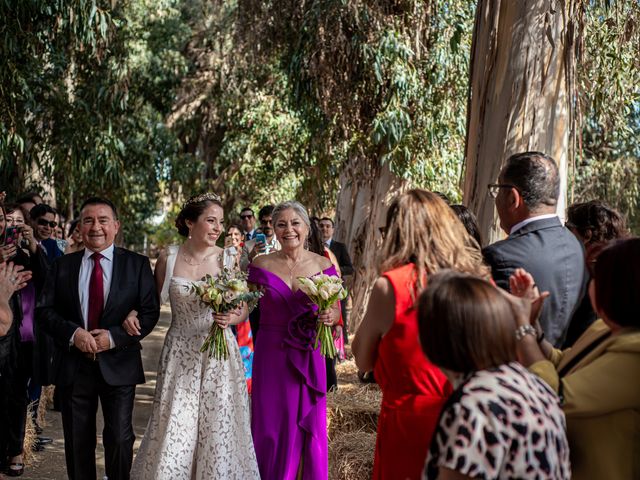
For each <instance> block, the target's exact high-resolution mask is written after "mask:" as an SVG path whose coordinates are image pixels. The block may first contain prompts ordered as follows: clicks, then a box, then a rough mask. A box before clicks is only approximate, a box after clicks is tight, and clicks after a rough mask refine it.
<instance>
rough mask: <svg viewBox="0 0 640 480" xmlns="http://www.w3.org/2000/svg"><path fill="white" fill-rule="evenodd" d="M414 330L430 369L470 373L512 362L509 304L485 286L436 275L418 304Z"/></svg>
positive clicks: (458, 277) (459, 275) (457, 275)
mask: <svg viewBox="0 0 640 480" xmlns="http://www.w3.org/2000/svg"><path fill="white" fill-rule="evenodd" d="M418 327H419V332H420V342H421V344H422V350H423V351H424V353H425V355H426V356H427V358H428V359H429V361H431V362H432V363H433V364H434V365H437V366H438V367H440V368H446V369H447V370H451V371H453V372H460V373H470V372H474V371H477V370H483V369H486V368H491V367H496V366H498V365H503V364H505V363H509V362H511V361H514V360H516V343H515V341H516V340H515V330H516V322H515V318H514V314H513V310H512V308H511V305H510V304H509V301H508V300H507V299H506V298H504V296H503V294H501V293H500V292H499V291H498V290H497V288H496V287H494V286H493V285H491V284H490V283H489V282H487V281H486V280H482V279H480V278H477V277H473V276H471V275H467V274H463V273H458V272H454V271H453V270H442V271H441V272H439V273H437V274H435V275H433V276H431V277H430V278H429V280H428V284H427V288H426V289H425V290H424V291H423V292H422V294H421V295H420V297H419V299H418Z"/></svg>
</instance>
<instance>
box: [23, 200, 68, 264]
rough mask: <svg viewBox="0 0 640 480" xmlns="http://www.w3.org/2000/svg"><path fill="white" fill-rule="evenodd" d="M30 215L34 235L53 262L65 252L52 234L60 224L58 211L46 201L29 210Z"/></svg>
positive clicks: (49, 260) (48, 258)
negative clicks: (57, 216)
mask: <svg viewBox="0 0 640 480" xmlns="http://www.w3.org/2000/svg"><path fill="white" fill-rule="evenodd" d="M29 217H31V226H32V227H33V235H34V236H35V238H36V240H37V242H38V245H40V247H41V248H42V249H43V250H44V251H45V253H46V254H47V260H48V262H49V263H51V262H53V261H54V260H55V259H56V258H58V257H61V256H62V255H63V252H62V251H61V250H60V249H59V248H58V242H56V241H55V239H53V238H51V234H52V233H53V231H54V229H55V228H56V227H57V226H58V222H56V211H55V210H54V209H53V207H51V206H49V205H47V204H46V203H41V204H39V205H36V206H35V207H33V208H32V209H31V211H30V212H29Z"/></svg>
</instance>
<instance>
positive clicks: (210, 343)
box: [191, 268, 262, 360]
mask: <svg viewBox="0 0 640 480" xmlns="http://www.w3.org/2000/svg"><path fill="white" fill-rule="evenodd" d="M202 282H203V283H193V284H192V287H191V291H192V292H193V293H195V294H196V295H197V296H198V298H199V299H200V301H201V302H202V303H204V304H205V305H206V306H208V307H209V308H211V310H212V311H213V312H214V313H227V312H230V311H233V310H236V309H237V308H239V307H240V306H241V305H242V304H243V303H246V304H247V306H248V308H249V311H251V310H252V309H253V308H254V307H255V306H256V305H257V303H258V299H259V298H260V297H261V296H262V292H261V291H259V290H255V291H252V290H250V289H249V285H248V284H247V274H246V273H244V272H242V271H240V270H228V269H226V268H224V269H223V270H222V272H220V275H218V276H217V277H212V276H211V275H206V276H205V277H203V279H202ZM200 351H201V352H208V353H209V356H212V355H213V356H214V357H215V358H216V359H218V360H222V359H224V360H226V359H227V358H229V347H228V346H227V341H226V339H225V337H224V329H223V328H222V327H220V325H218V324H217V323H216V322H213V324H212V325H211V328H210V330H209V335H207V338H206V339H205V341H204V343H203V344H202V347H201V348H200Z"/></svg>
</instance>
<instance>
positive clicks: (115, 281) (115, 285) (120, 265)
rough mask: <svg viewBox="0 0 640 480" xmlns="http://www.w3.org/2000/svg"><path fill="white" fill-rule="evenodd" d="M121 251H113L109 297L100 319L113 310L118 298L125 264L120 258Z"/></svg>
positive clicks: (115, 249) (116, 248)
mask: <svg viewBox="0 0 640 480" xmlns="http://www.w3.org/2000/svg"><path fill="white" fill-rule="evenodd" d="M122 255H123V253H122V250H121V249H119V248H118V247H115V248H114V249H113V271H112V272H111V285H110V287H109V296H108V297H107V302H106V304H105V306H104V311H103V312H102V318H106V317H107V315H109V312H110V311H111V310H112V309H113V306H114V304H115V302H116V298H117V297H118V290H119V285H120V281H121V280H122V279H123V278H124V271H123V269H124V267H125V262H124V261H123V258H122Z"/></svg>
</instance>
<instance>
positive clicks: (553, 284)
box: [483, 218, 588, 347]
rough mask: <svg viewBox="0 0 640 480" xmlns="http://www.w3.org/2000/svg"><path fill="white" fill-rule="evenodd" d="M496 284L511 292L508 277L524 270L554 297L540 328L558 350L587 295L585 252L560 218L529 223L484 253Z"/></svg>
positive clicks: (489, 247)
mask: <svg viewBox="0 0 640 480" xmlns="http://www.w3.org/2000/svg"><path fill="white" fill-rule="evenodd" d="M483 254H484V258H485V261H486V262H487V264H488V265H489V266H490V267H491V273H492V276H493V279H494V281H495V282H496V284H497V285H498V286H499V287H501V288H503V289H505V290H509V276H510V275H511V274H512V273H513V271H514V270H515V269H516V268H518V267H521V268H524V269H525V270H526V271H528V272H529V273H530V274H531V275H532V276H533V278H534V280H535V282H536V284H537V285H538V288H539V289H540V291H541V292H543V291H548V292H549V293H551V296H550V297H549V298H547V300H546V301H545V305H544V308H543V309H542V314H541V316H540V324H541V326H542V328H543V330H544V333H545V336H546V338H547V339H548V340H549V341H550V342H551V343H552V344H553V345H554V346H556V347H560V346H561V345H562V342H563V341H564V338H565V335H566V333H567V328H568V326H569V321H570V319H571V317H572V315H573V312H574V311H575V309H576V308H577V306H578V304H579V303H580V301H581V300H582V297H583V295H584V293H585V291H586V284H587V277H588V274H587V271H586V267H585V262H584V249H583V247H582V244H581V243H580V242H579V241H578V239H576V237H575V236H574V235H573V234H572V233H571V232H570V231H569V230H567V229H566V228H565V227H564V226H563V225H562V224H561V223H560V219H558V218H546V219H542V220H535V221H533V222H531V223H528V224H527V225H525V226H524V227H522V228H521V229H520V230H518V231H517V232H515V233H514V234H513V235H510V236H509V238H507V239H505V240H501V241H499V242H496V243H494V244H492V245H489V246H488V247H486V248H485V249H484V250H483Z"/></svg>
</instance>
